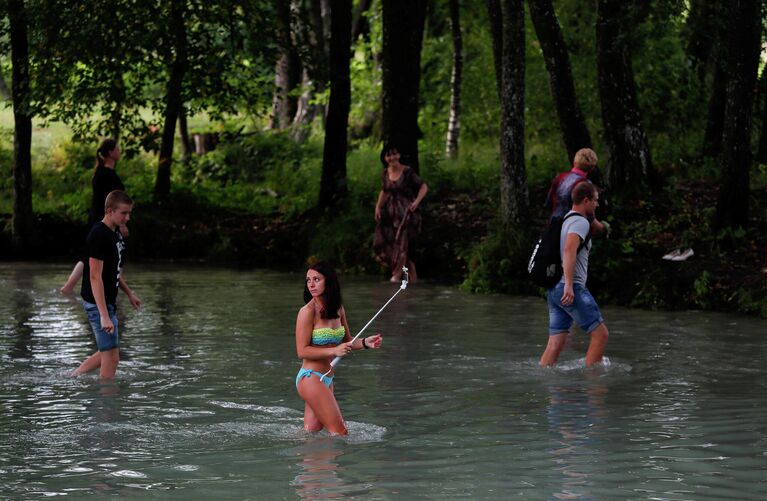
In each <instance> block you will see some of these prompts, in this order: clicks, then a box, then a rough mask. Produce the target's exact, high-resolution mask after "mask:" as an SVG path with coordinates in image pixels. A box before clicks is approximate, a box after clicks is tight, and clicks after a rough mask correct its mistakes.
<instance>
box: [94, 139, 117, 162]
mask: <svg viewBox="0 0 767 501" xmlns="http://www.w3.org/2000/svg"><path fill="white" fill-rule="evenodd" d="M115 148H117V141H115V140H114V139H111V138H110V139H104V140H103V141H101V144H100V145H99V147H98V149H97V150H96V165H95V167H96V168H99V167H104V157H106V156H107V155H108V154H109V152H110V151H112V150H113V149H115Z"/></svg>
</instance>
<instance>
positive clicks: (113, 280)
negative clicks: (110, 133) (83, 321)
mask: <svg viewBox="0 0 767 501" xmlns="http://www.w3.org/2000/svg"><path fill="white" fill-rule="evenodd" d="M132 209H133V200H131V198H130V197H129V196H128V195H127V194H126V193H125V192H124V191H119V190H116V191H113V192H111V193H110V194H109V195H107V197H106V201H105V202H104V217H103V219H102V220H101V221H99V222H98V223H96V224H94V225H93V227H92V228H91V231H90V233H88V238H87V244H86V245H87V248H88V260H87V261H86V262H85V268H84V271H83V281H82V288H81V295H82V298H83V307H84V308H85V312H86V314H87V315H88V321H89V322H90V324H91V328H92V329H93V333H94V334H95V336H96V345H97V346H98V351H96V353H94V354H93V355H91V356H89V357H88V358H87V359H85V361H84V362H83V363H82V364H80V367H78V368H77V369H76V370H75V371H74V375H78V374H83V373H86V372H91V371H93V370H96V369H99V376H100V377H101V378H108V379H111V378H114V376H115V372H116V371H117V364H118V362H119V361H120V354H119V350H118V346H119V337H118V334H117V316H116V308H117V289H118V288H120V289H122V290H123V292H124V293H125V295H126V296H127V298H128V301H130V303H131V305H132V306H133V308H134V309H135V310H138V309H139V307H140V306H141V300H140V299H139V297H138V296H137V295H136V294H135V293H134V292H133V291H132V290H131V288H130V287H128V284H127V283H126V282H125V279H124V278H123V277H122V273H121V272H122V266H123V262H122V261H123V252H124V250H125V243H124V241H123V237H122V234H121V233H120V231H119V228H120V226H121V225H125V224H126V223H127V222H128V220H129V219H130V214H131V211H132Z"/></svg>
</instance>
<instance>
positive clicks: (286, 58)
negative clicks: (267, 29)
mask: <svg viewBox="0 0 767 501" xmlns="http://www.w3.org/2000/svg"><path fill="white" fill-rule="evenodd" d="M275 11H276V16H275V38H276V41H277V50H278V57H277V64H276V65H275V69H274V97H273V99H272V117H271V121H270V123H269V128H271V129H284V128H286V127H288V126H289V125H290V124H291V122H292V120H293V117H294V116H295V114H296V108H297V101H298V100H297V98H296V96H293V95H291V94H290V93H291V91H293V90H294V89H295V88H296V86H297V85H298V83H299V79H300V77H301V68H300V62H299V59H298V52H297V51H296V48H295V45H294V43H293V40H292V38H291V35H290V32H291V14H290V4H289V3H288V2H287V1H285V0H275Z"/></svg>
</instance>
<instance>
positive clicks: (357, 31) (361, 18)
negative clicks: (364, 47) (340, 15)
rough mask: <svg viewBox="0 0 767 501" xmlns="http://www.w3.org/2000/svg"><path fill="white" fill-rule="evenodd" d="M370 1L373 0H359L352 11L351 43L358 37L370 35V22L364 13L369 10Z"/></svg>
mask: <svg viewBox="0 0 767 501" xmlns="http://www.w3.org/2000/svg"><path fill="white" fill-rule="evenodd" d="M372 3H373V0H360V3H359V5H358V6H357V10H356V12H355V13H354V22H352V43H354V42H356V41H357V39H358V38H359V37H365V38H367V37H368V35H370V22H369V21H368V18H367V16H366V15H365V14H366V13H367V12H368V11H369V10H370V5H371V4H372Z"/></svg>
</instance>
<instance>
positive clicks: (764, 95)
mask: <svg viewBox="0 0 767 501" xmlns="http://www.w3.org/2000/svg"><path fill="white" fill-rule="evenodd" d="M757 85H758V86H759V92H758V94H757V95H758V96H760V98H761V101H760V102H759V105H761V107H762V114H761V119H762V124H761V125H762V128H761V130H760V131H759V147H758V148H759V149H758V150H757V153H756V159H757V161H758V162H759V163H763V164H764V163H767V72H764V71H763V72H762V76H761V77H760V78H759V83H758V84H757Z"/></svg>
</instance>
